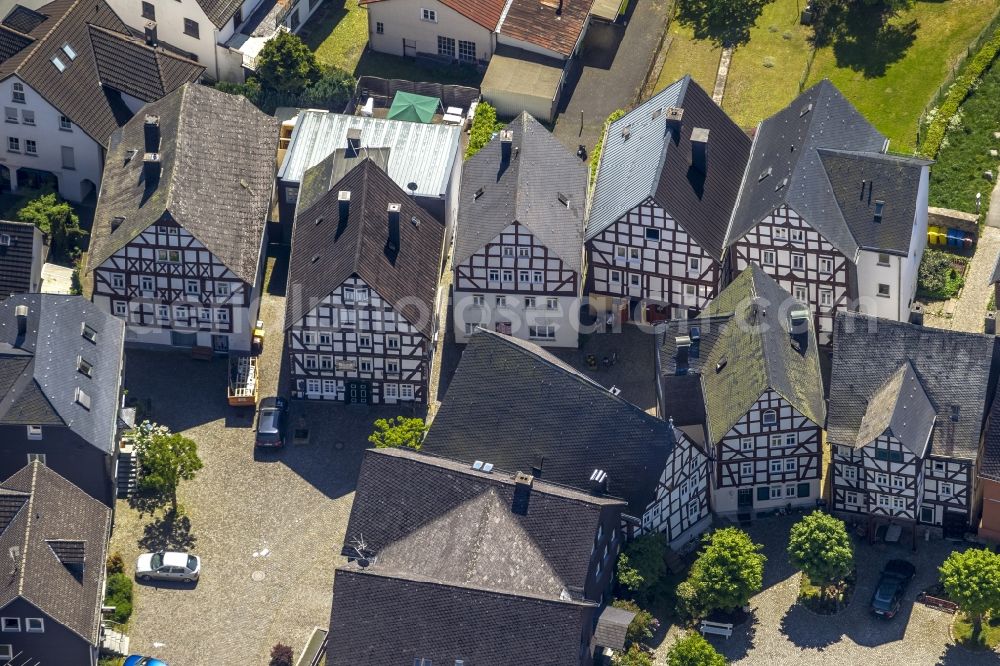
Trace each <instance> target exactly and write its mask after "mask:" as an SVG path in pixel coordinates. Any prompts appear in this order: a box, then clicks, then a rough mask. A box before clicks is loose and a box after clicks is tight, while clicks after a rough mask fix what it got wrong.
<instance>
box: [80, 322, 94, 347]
mask: <svg viewBox="0 0 1000 666" xmlns="http://www.w3.org/2000/svg"><path fill="white" fill-rule="evenodd" d="M80 335H82V336H83V339H84V340H87V341H89V342H93V343H95V344H96V343H97V329H95V328H94V327H93V326H91V325H90V324H87V323H84V324H82V325H81V329H80Z"/></svg>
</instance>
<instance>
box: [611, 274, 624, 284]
mask: <svg viewBox="0 0 1000 666" xmlns="http://www.w3.org/2000/svg"><path fill="white" fill-rule="evenodd" d="M608 281H609V282H611V283H612V284H621V281H622V272H621V271H610V272H609V274H608Z"/></svg>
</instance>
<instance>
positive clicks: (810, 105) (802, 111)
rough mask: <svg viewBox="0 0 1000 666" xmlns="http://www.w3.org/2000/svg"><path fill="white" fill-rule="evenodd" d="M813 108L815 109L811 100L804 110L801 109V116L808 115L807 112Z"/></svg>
mask: <svg viewBox="0 0 1000 666" xmlns="http://www.w3.org/2000/svg"><path fill="white" fill-rule="evenodd" d="M812 110H813V105H812V102H810V103H809V104H806V105H805V106H803V107H802V110H801V111H799V118H801V117H802V116H804V115H806V114H807V113H809V112H810V111H812Z"/></svg>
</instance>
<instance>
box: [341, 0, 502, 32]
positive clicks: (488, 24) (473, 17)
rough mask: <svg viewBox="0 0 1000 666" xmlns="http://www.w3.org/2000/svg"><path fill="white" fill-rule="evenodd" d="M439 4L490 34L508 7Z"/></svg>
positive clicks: (491, 0)
mask: <svg viewBox="0 0 1000 666" xmlns="http://www.w3.org/2000/svg"><path fill="white" fill-rule="evenodd" d="M387 1H388V0H359V4H361V5H362V6H364V5H371V4H374V3H376V2H387ZM438 2H440V3H441V4H442V5H444V6H445V7H448V8H449V9H452V10H454V11H456V12H458V13H459V14H461V15H462V16H464V17H465V18H467V19H469V20H470V21H472V22H473V23H476V24H478V25H481V26H482V27H484V28H486V29H487V30H489V31H490V32H493V31H494V30H496V28H497V24H498V23H499V22H500V17H501V15H502V14H503V10H504V7H505V6H506V5H507V0H438ZM413 20H415V21H417V20H419V17H416V16H415V17H414V19H413Z"/></svg>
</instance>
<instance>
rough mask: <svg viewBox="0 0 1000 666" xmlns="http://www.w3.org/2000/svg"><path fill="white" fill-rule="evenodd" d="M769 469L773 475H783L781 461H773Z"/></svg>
mask: <svg viewBox="0 0 1000 666" xmlns="http://www.w3.org/2000/svg"><path fill="white" fill-rule="evenodd" d="M768 468H769V469H770V470H771V474H781V468H782V464H781V459H780V458H779V459H777V460H772V461H771V464H770V465H769V467H768Z"/></svg>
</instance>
